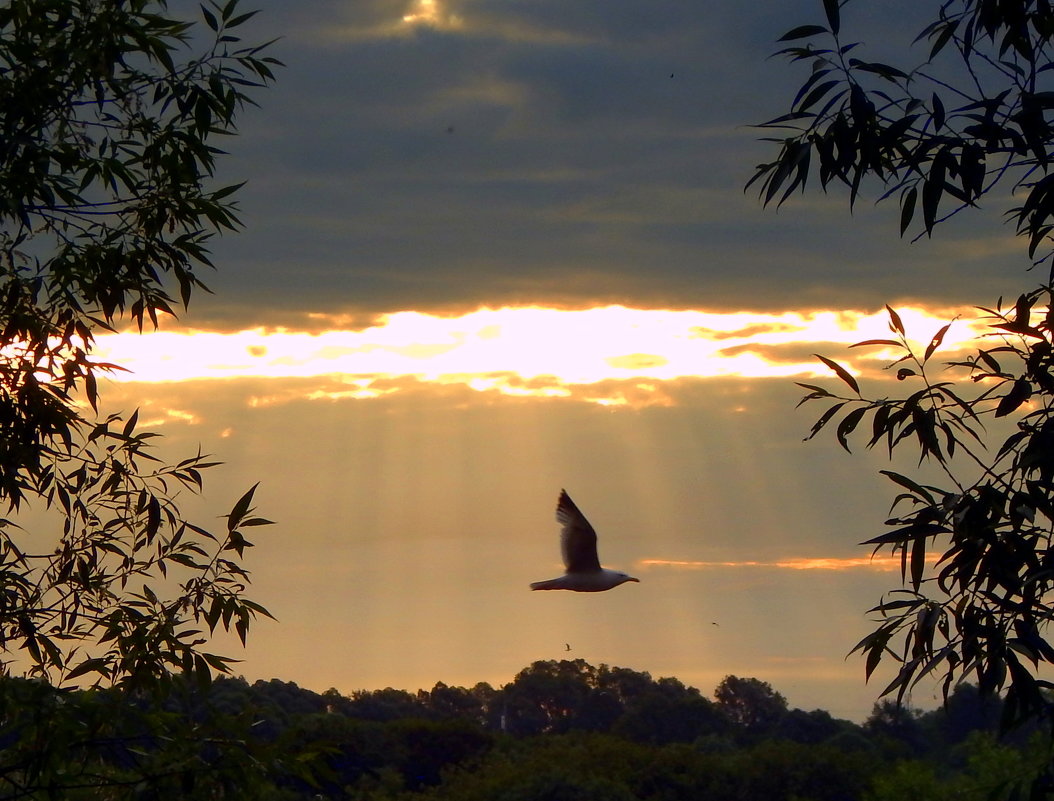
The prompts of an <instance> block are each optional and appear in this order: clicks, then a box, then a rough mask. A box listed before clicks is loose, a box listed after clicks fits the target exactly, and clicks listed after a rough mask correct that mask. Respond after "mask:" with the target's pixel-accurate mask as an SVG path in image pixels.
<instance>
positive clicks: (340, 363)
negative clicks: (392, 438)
mask: <svg viewBox="0 0 1054 801" xmlns="http://www.w3.org/2000/svg"><path fill="white" fill-rule="evenodd" d="M900 316H901V318H902V320H903V321H904V325H905V327H906V328H907V330H908V332H909V334H915V335H916V336H918V337H919V339H920V340H921V344H920V348H922V347H924V346H925V343H927V342H928V341H929V339H930V337H932V336H933V334H934V333H935V332H936V331H937V330H938V328H940V327H941V326H942V325H944V324H945V323H946V322H947V320H948V319H950V317H951V315H948V314H943V313H937V312H928V311H925V310H922V309H903V310H901V311H900ZM322 319H323V322H326V321H327V320H328V318H322ZM331 322H333V324H334V325H336V321H335V320H334V321H331ZM979 332H980V328H979V326H977V325H976V324H971V323H968V322H966V321H962V320H960V321H958V322H957V323H955V324H954V325H953V326H952V328H951V330H950V331H949V332H948V334H947V336H946V337H945V342H944V350H945V351H947V352H949V353H950V352H953V351H955V350H956V349H957V348H958V347H964V346H967V345H968V344H969V343H970V342H971V341H972V340H973V339H974V338H975V337H976V336H977V335H978V334H979ZM890 338H892V335H891V334H890V331H889V325H888V318H887V316H886V314H885V312H882V313H872V314H867V313H863V312H854V311H838V312H835V311H807V312H783V313H779V314H761V313H754V312H704V311H695V310H679V311H675V310H652V309H631V308H626V307H623V306H607V307H602V308H594V309H583V310H558V309H547V308H539V307H519V308H502V309H480V310H477V311H473V312H469V313H465V314H461V315H457V316H443V315H437V314H425V313H422V312H416V311H401V312H396V313H393V314H387V315H384V316H382V317H380V318H379V319H378V320H377V322H376V323H375V324H374V325H372V326H370V327H368V328H364V329H359V330H343V329H340V328H339V327H337V328H334V329H332V330H324V331H322V332H320V333H310V332H305V331H291V330H287V329H277V330H271V329H264V328H255V329H250V330H245V331H237V332H231V333H224V332H211V331H182V332H155V333H146V334H139V333H137V332H126V333H120V334H113V335H108V336H100V337H99V338H98V340H97V342H96V348H95V356H96V357H97V358H98V359H99V360H101V361H106V362H113V363H116V364H119V365H121V366H122V367H124V368H126V369H127V370H128V371H129V372H127V373H124V372H118V373H115V374H114V375H113V379H114V380H117V381H146V382H167V381H188V380H197V379H221V378H250V377H251V378H276V379H278V378H301V379H305V378H323V377H325V378H326V379H327V382H316V386H315V388H314V389H313V390H312V392H313V394H312V395H309V397H330V398H337V397H342V398H370V397H378V396H380V395H384V394H390V393H392V392H397V391H399V390H400V388H401V387H404V386H406V382H408V381H409V382H416V383H429V384H445V385H460V386H464V387H469V388H471V389H473V390H476V391H479V392H498V393H502V394H505V395H518V396H524V395H526V396H534V397H568V396H572V395H574V396H575V397H580V398H582V399H585V400H590V401H592V402H595V403H602V404H609V405H610V404H624V403H627V402H628V401H627V400H626V397H625V396H624V395H620V394H618V393H616V394H612V393H611V392H599V393H597V392H594V393H593V394H592V395H589V394H588V393H585V394H583V388H589V387H597V386H599V385H601V384H602V383H604V382H616V383H618V384H620V385H627V384H628V385H631V386H632V387H633V388H634V390H635V391H634V393H633V394H634V395H635V396H648V395H654V394H656V393H658V391H659V387H660V385H661V384H662V383H663V382H668V381H676V380H678V379H690V378H717V377H744V378H778V377H792V376H796V377H814V376H825V377H829V376H830V375H831V373H830V372H829V371H828V369H827V368H826V367H824V366H823V365H822V364H820V363H819V362H818V361H817V360H816V359H815V357H814V356H813V355H812V354H813V353H815V352H821V353H824V354H825V355H827V356H830V357H832V358H836V359H838V360H839V361H841V362H842V363H844V364H846V366H847V368H848V369H849V370H850V371H852V372H854V373H860V372H861V371H863V370H866V369H872V370H873V369H875V368H876V367H878V366H880V365H881V364H884V363H885V362H886V361H889V360H890V359H891V358H895V356H899V355H900V354H899V353H895V351H894V350H893V349H891V348H887V347H871V348H859V349H853V350H848V351H847V350H845V349H844V348H842V347H841V346H844V345H849V344H852V343H855V342H859V341H861V340H865V339H890ZM876 360H877V361H876ZM400 382H402V383H400Z"/></svg>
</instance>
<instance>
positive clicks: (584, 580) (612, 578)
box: [531, 567, 640, 592]
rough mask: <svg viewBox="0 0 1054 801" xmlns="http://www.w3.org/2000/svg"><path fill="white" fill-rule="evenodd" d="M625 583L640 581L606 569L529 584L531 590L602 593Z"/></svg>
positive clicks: (567, 574) (568, 574)
mask: <svg viewBox="0 0 1054 801" xmlns="http://www.w3.org/2000/svg"><path fill="white" fill-rule="evenodd" d="M627 581H640V579H635V578H633V577H632V576H627V575H626V574H625V573H620V572H619V571H617V570H608V569H607V568H606V567H602V568H600V570H598V571H595V572H592V573H565V574H564V575H562V576H560V577H559V578H554V579H547V580H545V581H536V582H534V583H533V584H531V589H532V590H574V591H575V592H603V591H604V590H610V589H613V588H614V587H617V586H618V585H619V584H625V583H626V582H627Z"/></svg>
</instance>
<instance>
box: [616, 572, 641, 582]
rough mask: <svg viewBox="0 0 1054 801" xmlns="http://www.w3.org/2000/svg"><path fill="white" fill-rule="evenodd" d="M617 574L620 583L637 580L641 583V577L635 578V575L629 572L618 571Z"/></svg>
mask: <svg viewBox="0 0 1054 801" xmlns="http://www.w3.org/2000/svg"><path fill="white" fill-rule="evenodd" d="M616 575H617V578H618V580H619V581H618V583H619V584H625V583H626V582H627V581H635V582H637V583H638V584H640V579H639V578H633V576H631V575H629V574H627V573H617V574H616Z"/></svg>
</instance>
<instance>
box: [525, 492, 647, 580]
mask: <svg viewBox="0 0 1054 801" xmlns="http://www.w3.org/2000/svg"><path fill="white" fill-rule="evenodd" d="M556 521H557V522H558V523H559V524H560V525H561V526H562V528H561V530H560V550H561V551H562V552H563V556H564V567H565V568H567V572H565V573H564V575H562V576H560V577H559V578H554V579H549V580H548V581H536V582H534V583H533V584H532V585H531V589H532V590H574V591H575V592H602V591H604V590H610V589H612V588H613V587H617V586H618V585H619V584H625V583H626V582H627V581H637V582H639V581H640V579H635V578H633V576H627V575H626V574H625V573H620V572H619V571H618V570H608V569H607V568H604V567H601V566H600V559H599V558H598V557H597V533H596V532H595V531H594V530H593V527H592V526H591V525H589V521H588V520H586V518H585V516H584V515H583V514H582V513H581V512H580V511H578V507H577V506H575V504H574V501H572V500H571V497H570V496H569V495H568V494H567V491H566V490H560V500H559V501H558V502H557V504H556Z"/></svg>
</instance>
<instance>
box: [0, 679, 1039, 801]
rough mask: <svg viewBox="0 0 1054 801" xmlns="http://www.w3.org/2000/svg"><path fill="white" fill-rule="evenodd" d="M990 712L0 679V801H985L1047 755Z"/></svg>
mask: <svg viewBox="0 0 1054 801" xmlns="http://www.w3.org/2000/svg"><path fill="white" fill-rule="evenodd" d="M1000 714H1001V704H1000V701H999V699H998V698H981V697H979V696H978V693H977V691H976V689H975V688H973V687H972V686H970V685H963V686H961V687H959V688H958V689H956V690H955V691H954V692H953V693H952V695H951V697H950V699H949V702H948V704H947V705H946V706H945V707H943V708H940V709H938V710H936V711H932V712H926V713H922V712H919V711H917V710H913V709H910V708H908V707H901V706H897V705H896V704H895V703H892V702H886V701H884V702H881V703H879V704H876V706H875V708H874V710H873V712H872V714H871V716H870V717H869V718H868V719H867V720H866V721H865V722H864V723H863V724H859V725H858V724H855V723H852V722H850V721H846V720H839V719H836V718H834V717H832V716H831V715H830V714H829V713H827V712H825V711H823V710H819V709H818V710H813V711H804V710H801V709H790V708H789V707H788V705H787V702H786V700H785V699H784V697H783V696H782V695H781V694H780V693H778V692H777V691H775V690H774V689H773V688H772V687H771V686H770V685H769V684H768V683H766V682H764V681H760V680H758V679H754V678H739V677H736V676H728V677H726V678H725V679H724V680H723V681H722V682H721V683H720V684H719V685H718V687H717V688H716V689H715V690H714V693H713V696H712V697H706V696H704V695H703V694H702V693H700V692H699V690H697V689H695V688H692V687H686V686H685V685H684V684H682V683H681V682H680V681H678V680H677V679H672V678H661V679H653V678H652V677H651V676H650V675H648V674H647V673H643V672H639V671H634V670H628V669H626V668H618V667H608V666H606V665H600V666H598V667H594V666H593V665H590V664H588V663H587V662H585V661H583V660H581V659H577V660H573V661H572V660H564V661H544V662H535V663H534V664H532V665H531V666H530V667H527V668H525V669H524V670H522V671H521V672H520V673H519V674H518V675H517V676H516V677H515V679H514V680H513V681H512V682H510V683H509V684H506V685H505V686H503V687H500V688H498V689H495V688H493V687H491V686H490V685H489V684H486V683H480V684H477V685H475V686H474V687H470V688H465V687H450V686H447V685H445V684H442V683H438V684H436V685H435V686H434V687H433V688H432V689H431V690H420V691H418V692H416V693H411V692H407V691H404V690H395V689H390V688H389V689H384V690H375V691H358V692H353V693H352V694H350V695H343V694H341V693H339V692H337V691H336V690H328V691H326V692H324V693H316V692H312V691H311V690H305V689H303V688H301V687H298V686H297V685H296V684H294V683H292V682H284V681H279V680H277V679H272V680H271V681H257V682H255V683H253V684H249V683H248V682H246V681H245V680H244V679H240V678H220V679H217V680H216V681H214V682H213V683H212V684H211V685H209V686H207V687H202V686H196V685H194V686H191V685H188V684H186V683H184V682H182V681H179V680H173V682H172V683H171V685H170V686H169V687H168V688H167V689H166V691H165V692H164V693H163V694H162V695H160V696H157V695H151V696H149V697H147V696H140V695H127V694H122V693H119V692H117V691H114V690H83V691H74V692H60V691H57V690H55V689H54V688H51V687H49V686H48V685H45V684H43V683H40V682H34V681H27V680H19V679H7V680H4V681H3V682H0V798H56V797H61V798H71V799H76V798H115V799H116V798H158V799H166V798H176V797H180V798H199V797H200V798H245V799H249V798H251V799H259V801H282V800H283V799H289V800H290V801H292V800H294V799H317V798H323V799H357V800H358V801H382V800H383V801H409V800H410V799H415V800H419V801H425V799H436V800H437V801H439V800H443V799H450V801H455V799H456V800H457V801H477V800H478V801H563V800H564V799H567V800H568V801H592V800H593V799H597V800H598V801H600V800H601V799H602V800H603V801H620V799H647V800H648V801H680V799H684V800H685V801H689V800H690V801H700V800H706V799H712V800H713V801H724V800H725V799H727V800H728V801H753V800H754V799H757V801H902V799H904V798H911V799H912V800H913V801H929V799H933V801H937V799H951V798H955V799H974V798H976V799H977V800H978V801H981V799H987V798H989V797H992V793H993V792H995V793H997V796H998V793H1000V792H1009V791H1010V790H1011V789H1012V786H1013V784H1014V782H1015V781H1019V780H1024V779H1027V778H1029V777H1030V776H1031V775H1032V773H1034V772H1035V769H1036V767H1037V766H1038V765H1039V764H1041V762H1042V759H1043V758H1044V757H1043V753H1042V748H1041V747H1040V746H1041V742H1040V741H1039V740H1038V739H1036V738H1033V737H1031V736H1030V733H1029V732H1024V731H1015V732H1011V733H1009V734H1008V735H1006V736H1004V737H1001V738H1000V737H998V736H997V732H998V728H999V720H1000ZM1034 739H1035V742H1033V740H1034ZM55 777H58V778H57V779H56V778H55ZM49 781H50V782H51V785H50V787H49V786H48V782H49Z"/></svg>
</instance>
